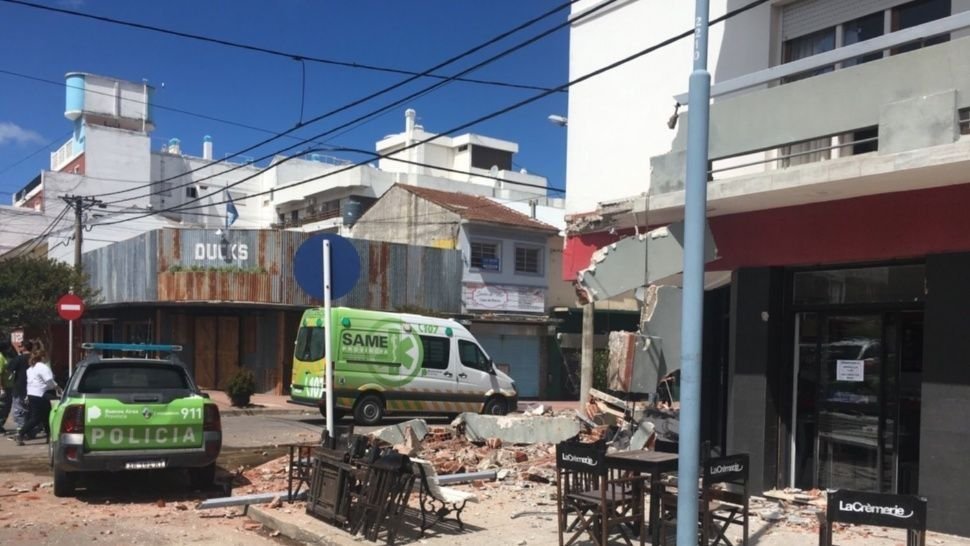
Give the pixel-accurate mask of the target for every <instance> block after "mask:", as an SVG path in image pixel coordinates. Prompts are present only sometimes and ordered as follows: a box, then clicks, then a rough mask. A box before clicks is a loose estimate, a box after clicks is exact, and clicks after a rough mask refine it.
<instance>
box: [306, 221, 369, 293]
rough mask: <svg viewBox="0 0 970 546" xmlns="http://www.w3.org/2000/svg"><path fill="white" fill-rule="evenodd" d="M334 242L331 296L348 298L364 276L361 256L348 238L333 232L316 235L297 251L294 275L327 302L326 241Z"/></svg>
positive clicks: (310, 291) (332, 247)
mask: <svg viewBox="0 0 970 546" xmlns="http://www.w3.org/2000/svg"><path fill="white" fill-rule="evenodd" d="M325 240H326V241H330V297H331V298H332V299H337V298H341V297H343V296H346V295H347V294H348V293H349V292H350V291H351V290H353V288H354V285H355V284H357V279H358V278H359V277H360V255H359V254H357V249H356V248H354V245H352V244H351V243H350V241H348V240H347V239H345V238H343V237H341V236H340V235H334V234H332V233H322V234H319V235H314V236H313V237H310V238H309V239H307V240H306V241H303V244H301V245H300V248H298V249H296V255H295V256H294V257H293V276H294V277H296V282H297V284H299V285H300V288H302V289H303V291H304V292H306V293H307V294H309V295H311V296H313V297H314V298H318V299H321V300H322V299H323V241H325Z"/></svg>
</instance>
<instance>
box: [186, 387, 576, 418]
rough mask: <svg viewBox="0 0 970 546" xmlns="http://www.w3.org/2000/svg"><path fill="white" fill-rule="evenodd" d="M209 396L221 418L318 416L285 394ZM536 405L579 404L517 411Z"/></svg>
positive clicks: (524, 404) (543, 402) (529, 402)
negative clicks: (245, 398)
mask: <svg viewBox="0 0 970 546" xmlns="http://www.w3.org/2000/svg"><path fill="white" fill-rule="evenodd" d="M202 392H204V393H206V394H208V395H209V399H210V400H212V401H213V402H215V403H216V405H217V406H219V411H220V412H221V413H222V415H223V416H238V415H257V414H261V415H272V414H277V415H280V414H282V415H300V414H302V413H309V414H312V415H319V413H320V412H319V411H318V410H317V409H316V408H313V407H310V406H301V405H298V404H291V403H289V399H290V397H289V395H285V394H254V395H253V396H252V398H251V400H250V405H249V406H246V407H245V408H237V407H233V406H232V404H231V403H230V402H229V396H228V395H226V393H224V392H222V391H218V390H204V391H202ZM538 405H543V406H546V407H547V408H552V409H553V410H554V411H557V412H558V411H562V410H571V409H576V408H578V407H579V402H576V401H575V400H572V401H570V400H554V401H546V400H520V401H519V411H520V412H522V411H526V410H528V409H530V408H534V407H536V406H538Z"/></svg>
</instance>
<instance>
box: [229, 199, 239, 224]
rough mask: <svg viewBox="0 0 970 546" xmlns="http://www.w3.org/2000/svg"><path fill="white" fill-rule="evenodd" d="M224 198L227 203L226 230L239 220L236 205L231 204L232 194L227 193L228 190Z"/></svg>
mask: <svg viewBox="0 0 970 546" xmlns="http://www.w3.org/2000/svg"><path fill="white" fill-rule="evenodd" d="M226 197H227V198H228V201H226V227H227V228H228V227H229V226H231V225H232V224H233V223H234V222H235V221H236V220H238V219H239V211H238V210H236V205H235V203H233V202H232V194H231V193H229V190H226Z"/></svg>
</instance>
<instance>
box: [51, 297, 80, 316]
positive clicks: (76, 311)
mask: <svg viewBox="0 0 970 546" xmlns="http://www.w3.org/2000/svg"><path fill="white" fill-rule="evenodd" d="M57 314H58V315H60V316H61V318H62V319H64V320H77V319H79V318H81V315H83V314H84V300H82V299H81V298H79V297H77V296H75V295H74V294H64V295H63V296H61V299H59V300H57Z"/></svg>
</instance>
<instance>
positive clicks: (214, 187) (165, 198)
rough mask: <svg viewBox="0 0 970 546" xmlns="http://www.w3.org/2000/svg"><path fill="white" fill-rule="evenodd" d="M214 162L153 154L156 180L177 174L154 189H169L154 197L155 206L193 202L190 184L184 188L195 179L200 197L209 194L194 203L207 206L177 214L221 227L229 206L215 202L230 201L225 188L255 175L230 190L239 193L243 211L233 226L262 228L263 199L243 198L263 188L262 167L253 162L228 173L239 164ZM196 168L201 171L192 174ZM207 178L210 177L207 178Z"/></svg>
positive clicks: (192, 220)
mask: <svg viewBox="0 0 970 546" xmlns="http://www.w3.org/2000/svg"><path fill="white" fill-rule="evenodd" d="M211 163H212V162H211V161H209V160H206V159H202V158H198V157H192V156H186V155H174V154H168V153H165V152H156V153H152V154H151V165H152V169H151V172H152V180H155V181H158V180H165V179H168V178H172V177H177V178H173V179H172V180H171V181H169V182H165V183H164V184H158V185H156V187H155V188H154V190H155V191H161V190H166V191H164V193H159V194H157V195H154V196H153V197H152V206H153V207H155V209H156V210H161V209H165V208H171V207H175V206H178V205H181V204H185V203H186V202H188V201H191V200H192V198H190V197H188V196H187V194H186V190H187V187H180V186H183V185H185V184H188V183H190V182H191V183H192V186H194V187H195V188H196V191H197V195H198V196H200V197H201V196H204V195H209V197H206V198H205V199H203V200H202V201H199V202H197V203H194V204H193V205H190V206H194V205H203V204H205V205H207V206H206V207H205V208H202V209H194V210H191V211H186V212H185V213H183V214H181V215H179V214H178V213H175V214H173V216H175V217H180V218H182V219H184V220H185V221H186V222H197V223H198V224H201V225H203V226H206V225H208V226H221V225H223V224H224V223H225V214H226V205H225V204H213V203H221V202H222V201H225V200H226V193H225V191H224V190H223V189H224V188H226V187H227V186H228V185H231V184H235V183H236V182H239V181H240V180H243V179H244V178H247V177H252V178H250V179H249V180H247V181H245V182H242V183H240V184H239V185H238V186H234V187H232V188H231V189H230V190H229V191H231V192H233V195H236V196H237V197H236V199H235V205H236V209H237V210H238V211H239V219H238V220H237V221H236V223H235V224H233V227H261V226H262V220H263V218H262V217H263V215H262V213H261V211H260V206H261V203H262V198H261V197H255V198H250V199H241V198H240V197H241V196H243V195H250V194H254V193H258V192H259V191H261V180H260V175H259V173H260V170H259V169H258V168H256V167H254V166H252V165H244V166H241V167H240V168H238V169H236V170H234V171H232V172H227V171H228V170H229V169H230V168H233V167H237V166H238V165H237V164H232V163H217V164H214V165H212V164H211ZM195 169H199V170H198V171H195V172H191V173H190V171H194V170H195ZM186 173H189V174H186ZM183 175H184V176H183ZM213 175H215V176H213ZM254 175H256V176H254ZM209 176H212V178H208V177H209ZM205 178H208V179H207V180H203V179H205Z"/></svg>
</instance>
